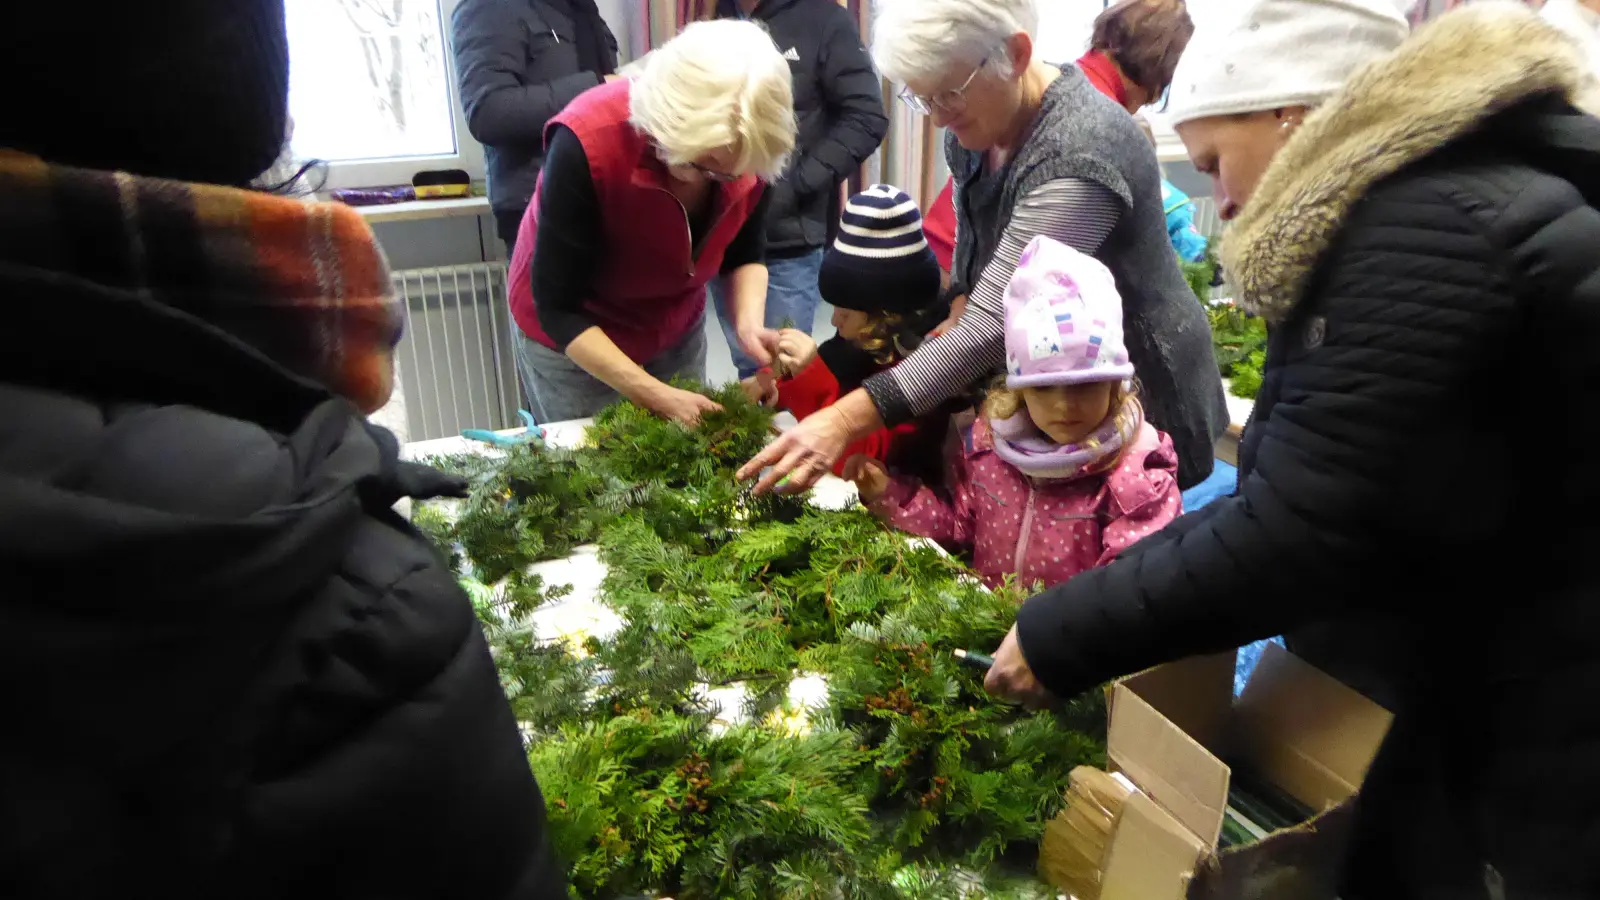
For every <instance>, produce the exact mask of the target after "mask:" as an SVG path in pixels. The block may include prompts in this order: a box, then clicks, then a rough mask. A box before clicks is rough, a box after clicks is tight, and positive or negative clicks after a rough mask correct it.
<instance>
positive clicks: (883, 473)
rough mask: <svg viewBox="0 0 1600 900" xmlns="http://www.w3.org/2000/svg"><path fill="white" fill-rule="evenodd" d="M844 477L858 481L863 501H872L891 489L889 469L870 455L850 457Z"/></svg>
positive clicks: (857, 485)
mask: <svg viewBox="0 0 1600 900" xmlns="http://www.w3.org/2000/svg"><path fill="white" fill-rule="evenodd" d="M844 477H846V478H848V479H850V480H851V481H854V482H855V483H856V493H858V494H860V495H861V502H862V503H871V502H873V501H874V500H877V499H878V498H879V497H882V496H883V495H884V494H885V493H887V492H888V490H889V470H888V469H885V468H884V467H883V463H881V462H878V461H877V460H875V459H873V458H872V457H870V456H861V455H859V454H857V455H856V456H852V457H850V459H849V460H847V461H846V462H845V464H844Z"/></svg>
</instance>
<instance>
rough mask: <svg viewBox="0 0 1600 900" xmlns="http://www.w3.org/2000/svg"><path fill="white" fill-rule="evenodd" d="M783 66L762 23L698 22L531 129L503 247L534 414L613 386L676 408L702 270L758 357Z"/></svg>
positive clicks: (785, 134)
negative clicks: (530, 174) (631, 70)
mask: <svg viewBox="0 0 1600 900" xmlns="http://www.w3.org/2000/svg"><path fill="white" fill-rule="evenodd" d="M790 80H791V79H790V75H789V64H788V62H786V61H785V60H784V58H783V54H781V53H780V52H779V51H778V48H777V47H776V45H774V44H773V43H772V39H771V38H770V37H769V36H768V35H767V33H766V32H765V31H763V30H762V29H761V27H760V26H759V25H756V24H753V23H750V22H738V21H732V20H721V21H713V22H699V23H696V24H693V25H690V26H689V27H687V28H685V29H684V30H683V32H682V33H681V34H679V35H678V36H677V37H676V38H673V39H672V40H671V41H668V42H667V43H666V44H664V45H662V46H661V47H660V48H659V49H658V50H656V51H655V52H654V53H652V54H651V55H650V57H649V59H648V62H647V64H646V65H645V67H644V71H643V73H642V74H640V75H639V76H638V77H637V78H635V79H623V80H617V81H612V82H608V83H606V84H602V85H599V86H597V87H594V88H590V89H589V90H588V91H585V92H584V93H583V94H580V95H579V96H578V98H577V99H576V100H573V101H572V102H571V103H570V104H568V105H567V107H566V108H565V109H564V110H562V111H561V113H560V114H559V115H557V116H556V117H555V118H553V119H551V120H550V124H549V125H548V126H547V127H546V128H545V132H544V134H545V159H544V167H543V169H542V171H541V172H540V175H539V182H538V185H537V186H536V188H535V189H534V194H533V202H532V203H530V204H529V206H528V211H527V213H526V214H525V215H524V216H523V219H522V227H521V230H520V231H519V232H518V235H517V240H516V249H515V252H514V253H513V255H512V258H511V273H510V282H511V284H510V294H511V316H512V318H513V319H514V320H515V321H516V323H517V329H518V334H517V336H516V337H517V340H516V344H515V346H516V357H517V371H518V373H519V374H520V375H521V376H522V387H523V391H524V393H525V395H526V400H527V403H528V409H529V410H530V411H532V412H533V414H534V416H535V418H537V419H538V421H541V422H558V421H564V420H569V419H581V418H584V417H587V416H591V415H594V414H595V413H596V412H598V411H599V410H600V409H601V408H603V407H605V406H606V405H608V404H610V403H612V402H613V401H615V400H616V399H617V398H618V396H619V395H620V396H622V397H625V398H627V399H629V400H631V401H633V402H634V403H637V404H638V405H640V406H642V407H645V408H646V409H650V410H652V411H654V412H656V413H657V414H659V415H661V416H663V417H666V418H669V419H673V420H676V421H680V422H685V423H690V422H694V421H695V420H696V419H698V418H699V416H700V414H701V413H702V412H703V411H705V410H707V409H712V408H715V407H716V404H715V403H713V402H712V401H710V400H708V399H707V398H705V397H703V396H701V395H699V394H696V393H694V392H692V391H686V390H681V389H679V388H676V387H673V386H672V385H671V384H670V383H669V382H670V381H671V380H672V379H673V378H677V377H689V378H696V379H700V380H704V378H705V356H706V343H705V329H704V321H705V312H706V283H707V282H708V281H710V280H711V279H712V278H714V277H717V276H719V275H720V276H725V277H726V278H727V283H728V285H729V293H730V296H731V305H732V306H733V319H734V322H735V325H736V326H737V328H736V330H737V336H738V339H739V343H740V345H741V346H742V347H743V348H744V350H745V351H746V352H747V353H749V354H750V355H751V356H752V357H754V358H756V359H759V360H760V361H761V362H763V363H765V362H768V361H770V359H771V348H773V347H776V345H777V337H778V336H777V332H776V331H772V330H769V329H767V328H765V327H764V322H763V317H764V313H765V310H766V295H767V269H766V266H765V265H764V264H763V262H762V259H763V255H764V252H765V222H764V219H765V209H766V197H767V193H766V190H765V185H766V184H767V183H770V182H771V181H772V180H774V179H776V178H777V177H779V176H780V175H781V174H782V173H783V170H784V167H785V165H786V164H787V158H788V156H789V154H790V153H791V152H792V151H793V149H794V143H795V117H794V96H793V89H792V87H791V84H790Z"/></svg>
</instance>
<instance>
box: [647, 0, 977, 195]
mask: <svg viewBox="0 0 1600 900" xmlns="http://www.w3.org/2000/svg"><path fill="white" fill-rule="evenodd" d="M838 2H839V5H840V6H843V7H844V8H845V9H848V10H849V11H850V14H851V16H852V17H854V18H855V20H856V27H857V28H859V29H860V31H861V39H862V41H863V42H864V43H866V44H867V45H868V46H871V44H872V0H838ZM716 7H717V3H716V0H633V5H632V11H633V22H632V24H633V26H634V27H632V28H630V29H629V32H630V40H629V44H630V47H629V51H630V57H631V58H633V59H637V58H639V57H641V56H643V55H644V54H646V53H648V52H650V51H651V50H653V49H655V48H656V47H659V46H661V45H662V44H663V43H665V42H666V41H668V40H670V39H671V38H672V37H673V35H676V34H677V33H678V32H679V31H680V30H682V28H683V26H684V25H687V24H689V23H690V22H696V21H700V20H701V19H709V18H711V17H712V16H714V15H716ZM882 85H883V104H884V109H885V110H886V111H887V112H888V113H889V134H888V136H887V137H886V138H885V139H884V141H883V145H882V146H881V147H880V148H879V149H878V152H877V153H876V154H874V155H873V156H872V158H870V159H868V160H867V161H866V163H865V164H864V165H863V166H862V167H861V170H860V171H859V172H857V173H855V175H853V176H852V177H851V178H850V179H849V181H848V182H847V183H846V184H845V185H844V186H843V187H842V188H841V190H843V191H846V192H854V191H859V190H861V189H862V188H863V187H865V186H866V185H869V184H874V183H877V182H880V181H885V182H888V183H890V184H893V185H895V186H896V187H899V188H900V189H902V190H904V191H905V192H906V193H908V194H910V195H911V196H912V197H913V198H916V199H917V201H918V202H919V203H920V204H921V205H922V206H923V208H926V207H927V205H928V204H929V203H932V202H933V199H934V197H936V196H937V195H938V193H939V190H940V188H942V187H944V180H945V178H946V177H947V176H948V174H949V170H948V169H947V168H946V167H945V162H944V144H943V134H942V132H938V131H936V130H935V129H934V128H933V124H932V123H931V122H930V121H929V120H928V119H927V118H926V117H925V116H919V115H917V114H916V113H914V112H912V111H911V109H910V108H909V107H907V106H906V105H905V104H904V103H901V102H900V101H899V100H898V99H897V98H896V90H897V89H896V88H895V86H893V85H891V84H890V83H889V82H888V81H884V82H883V83H882Z"/></svg>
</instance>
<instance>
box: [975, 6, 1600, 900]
mask: <svg viewBox="0 0 1600 900" xmlns="http://www.w3.org/2000/svg"><path fill="white" fill-rule="evenodd" d="M1243 13H1244V15H1242V16H1241V17H1240V18H1239V19H1238V20H1237V21H1236V22H1235V23H1234V24H1233V25H1232V26H1231V27H1222V28H1219V29H1217V30H1215V31H1212V32H1209V33H1208V31H1207V29H1206V28H1205V27H1204V26H1202V28H1201V33H1200V35H1198V36H1197V38H1196V42H1195V45H1194V46H1192V47H1191V48H1190V50H1189V52H1188V53H1187V54H1186V55H1185V56H1184V62H1183V63H1182V64H1181V65H1180V67H1179V73H1178V78H1177V83H1176V85H1175V87H1174V90H1173V97H1174V105H1175V107H1176V108H1175V109H1174V110H1173V117H1174V119H1175V120H1176V121H1177V128H1178V133H1179V134H1180V136H1182V137H1183V139H1184V141H1185V144H1186V145H1187V146H1188V149H1189V152H1190V155H1191V158H1192V159H1193V160H1194V162H1195V164H1196V166H1197V167H1199V168H1200V169H1201V170H1202V171H1205V172H1208V173H1211V174H1212V175H1213V177H1214V179H1215V180H1216V183H1217V186H1218V193H1219V197H1218V201H1219V207H1220V208H1222V209H1223V210H1224V212H1225V214H1227V215H1229V216H1230V217H1232V218H1234V223H1233V226H1232V230H1231V231H1230V232H1229V234H1228V236H1227V237H1226V238H1225V245H1224V249H1223V256H1224V260H1225V261H1226V262H1227V264H1228V270H1229V272H1230V278H1231V280H1232V281H1233V282H1234V284H1235V285H1237V286H1238V288H1239V290H1240V294H1239V296H1238V301H1239V302H1240V303H1241V304H1243V305H1244V307H1245V308H1246V309H1248V310H1250V311H1252V312H1255V313H1258V314H1260V315H1262V316H1264V317H1265V318H1266V319H1267V321H1268V323H1269V327H1270V334H1271V338H1270V345H1269V350H1268V354H1267V365H1266V376H1265V381H1264V384H1263V386H1262V389H1261V393H1260V395H1259V396H1258V398H1257V401H1256V407H1255V416H1254V420H1253V422H1252V423H1251V424H1250V426H1249V428H1248V429H1247V431H1246V433H1245V437H1244V441H1243V446H1242V447H1241V450H1240V454H1239V463H1240V465H1239V487H1238V491H1237V493H1236V494H1235V495H1234V496H1233V497H1231V498H1226V499H1224V500H1219V501H1217V502H1214V503H1212V504H1210V505H1208V506H1207V507H1205V508H1204V509H1202V510H1200V511H1198V512H1196V513H1193V514H1191V515H1187V516H1183V517H1181V518H1180V519H1178V520H1177V521H1175V522H1174V523H1173V524H1172V525H1171V526H1169V527H1168V528H1166V529H1164V530H1163V531H1161V532H1159V533H1158V534H1156V535H1153V536H1151V537H1150V538H1149V539H1147V540H1145V541H1144V542H1141V543H1140V544H1137V545H1135V546H1134V547H1133V548H1131V549H1130V550H1128V551H1127V552H1126V553H1124V554H1123V555H1122V557H1121V558H1120V559H1119V560H1117V561H1116V562H1114V563H1113V564H1111V565H1110V566H1107V567H1106V568H1103V569H1097V570H1095V571H1092V572H1088V573H1085V574H1084V575H1082V576H1079V577H1078V578H1075V579H1072V580H1071V581H1069V582H1067V583H1066V584H1064V585H1061V586H1059V587H1057V588H1055V589H1053V590H1050V591H1047V592H1045V593H1043V594H1041V595H1039V596H1037V597H1034V598H1032V599H1030V600H1029V601H1027V602H1026V603H1025V604H1024V605H1023V607H1022V608H1021V610H1020V613H1019V616H1018V621H1017V626H1016V629H1015V630H1014V631H1013V632H1012V634H1011V635H1010V636H1009V637H1008V638H1007V639H1006V641H1005V642H1004V644H1003V645H1002V647H1001V648H1000V650H999V651H998V653H997V659H996V665H995V669H994V670H993V672H992V673H991V676H990V687H991V689H992V690H994V691H996V692H997V693H1001V694H1004V695H1010V696H1021V697H1024V698H1028V697H1031V698H1033V699H1039V695H1040V693H1041V692H1046V691H1047V692H1050V693H1054V694H1057V695H1063V696H1068V695H1072V694H1075V693H1077V692H1079V691H1082V690H1084V689H1086V688H1090V687H1092V686H1094V685H1096V684H1098V683H1100V682H1102V681H1104V680H1106V679H1108V678H1111V677H1114V676H1118V675H1124V674H1127V673H1131V672H1135V671H1138V670H1140V669H1143V668H1145V667H1148V666H1151V665H1155V664H1158V663H1162V662H1166V661H1169V660H1175V659H1180V658H1183V657H1185V656H1189V655H1192V654H1198V653H1209V652H1216V651H1222V650H1226V649H1229V648H1232V647H1236V646H1239V645H1241V644H1243V643H1247V642H1249V641H1253V640H1258V639H1261V638H1265V637H1268V636H1271V635H1274V634H1287V635H1288V643H1289V646H1290V648H1291V649H1292V650H1293V651H1294V652H1296V653H1297V654H1299V655H1301V656H1302V657H1303V658H1305V659H1307V660H1308V661H1310V662H1311V663H1313V664H1315V665H1317V666H1319V667H1321V668H1323V669H1324V670H1326V671H1328V672H1329V673H1331V674H1333V675H1335V676H1336V677H1339V678H1341V679H1343V680H1344V681H1346V682H1347V683H1348V684H1350V685H1352V686H1353V687H1356V688H1357V689H1359V690H1362V691H1364V692H1365V693H1367V694H1368V695H1369V696H1371V697H1372V698H1374V699H1376V700H1378V701H1379V702H1381V703H1383V704H1384V705H1385V706H1387V707H1389V708H1390V709H1391V710H1392V711H1393V712H1394V713H1395V719H1394V724H1393V727H1392V728H1391V730H1390V732H1389V734H1388V737H1387V739H1386V741H1385V743H1384V746H1383V748H1382V749H1381V751H1380V752H1379V756H1378V758H1377V760H1376V761H1375V762H1374V764H1373V767H1372V770H1371V771H1370V772H1369V774H1368V777H1367V780H1366V783H1365V785H1364V787H1363V789H1362V793H1361V803H1360V809H1359V811H1358V819H1357V825H1356V829H1357V830H1356V835H1355V841H1354V845H1353V848H1352V854H1351V856H1350V858H1349V867H1348V871H1347V883H1346V884H1345V886H1344V889H1343V891H1342V893H1341V896H1343V897H1345V898H1347V900H1354V898H1369V897H1380V898H1402V897H1427V898H1455V897H1463V898H1465V897H1472V898H1522V897H1528V898H1541V900H1545V898H1577V897H1594V896H1597V895H1600V828H1597V826H1596V824H1595V823H1596V816H1595V812H1594V810H1595V807H1596V805H1597V804H1600V743H1597V741H1600V739H1597V737H1596V736H1597V735H1600V707H1597V706H1596V705H1595V703H1594V697H1595V695H1596V694H1597V693H1600V617H1597V616H1596V614H1595V611H1594V610H1595V597H1596V594H1597V592H1600V574H1597V573H1596V570H1595V568H1594V567H1593V566H1592V565H1589V564H1588V563H1587V560H1588V558H1589V555H1590V554H1592V552H1593V547H1594V545H1595V543H1596V541H1597V540H1600V519H1597V518H1596V517H1595V514H1594V510H1595V509H1596V507H1597V506H1600V481H1597V480H1596V479H1595V477H1594V473H1595V471H1596V469H1597V467H1600V434H1597V432H1600V426H1597V424H1596V422H1597V420H1596V418H1595V415H1594V410H1595V408H1596V406H1597V404H1600V353H1597V352H1596V347H1600V210H1597V208H1596V205H1597V204H1600V120H1597V119H1595V118H1593V117H1591V116H1589V115H1586V114H1584V113H1583V112H1580V111H1579V109H1578V108H1577V106H1578V104H1583V105H1584V106H1588V105H1589V104H1588V102H1587V100H1588V98H1586V97H1583V96H1581V94H1582V92H1583V91H1584V89H1585V82H1584V78H1583V70H1582V62H1581V59H1580V57H1579V56H1578V54H1577V51H1576V49H1575V48H1574V47H1573V46H1571V45H1570V44H1568V43H1566V42H1565V41H1564V40H1563V39H1562V38H1561V37H1560V36H1559V35H1558V34H1557V33H1556V32H1555V31H1554V30H1552V29H1550V28H1549V27H1548V26H1546V25H1544V24H1543V23H1541V22H1540V21H1539V20H1538V19H1537V18H1536V17H1535V16H1534V15H1533V14H1532V13H1531V12H1529V11H1527V10H1526V9H1522V8H1519V7H1516V6H1511V5H1507V4H1481V5H1474V6H1469V7H1465V8H1463V9H1461V10H1457V11H1455V12H1451V13H1448V14H1446V15H1444V16H1443V17H1441V18H1439V19H1438V20H1437V21H1435V22H1433V23H1431V24H1430V25H1428V26H1425V28H1424V29H1423V30H1422V31H1421V32H1419V33H1418V34H1416V35H1415V36H1413V37H1411V38H1410V39H1409V40H1406V38H1405V34H1406V30H1405V29H1406V26H1405V23H1404V20H1402V19H1401V18H1400V17H1399V15H1398V13H1397V12H1396V11H1395V10H1394V9H1393V4H1391V3H1388V0H1257V2H1255V3H1252V4H1250V5H1249V6H1248V7H1247V8H1245V9H1244V10H1243ZM1319 35H1324V36H1336V37H1337V40H1330V41H1328V42H1324V43H1316V42H1315V41H1314V40H1313V39H1315V38H1316V37H1318V36H1319ZM1403 40H1404V41H1405V43H1403V44H1402V43H1401V42H1402V41H1403ZM1308 46H1316V47H1317V48H1318V51H1317V52H1318V53H1319V54H1323V55H1320V56H1315V55H1310V54H1308V53H1307V51H1306V50H1305V48H1306V47H1308ZM1396 46H1398V49H1393V48H1395V47H1396ZM1362 48H1369V49H1370V52H1366V53H1365V55H1364V58H1363V49H1362ZM1362 63H1366V64H1365V65H1364V66H1363V65H1361V64H1362ZM1258 64H1260V66H1261V67H1266V66H1267V64H1272V65H1276V66H1277V68H1276V69H1274V70H1273V71H1275V72H1276V75H1275V77H1274V78H1272V79H1268V78H1264V77H1262V75H1261V71H1262V68H1261V67H1258ZM1340 66H1343V67H1344V70H1343V72H1341V73H1340V77H1339V78H1336V79H1332V80H1331V81H1328V82H1327V84H1328V87H1327V89H1326V90H1322V91H1318V90H1316V89H1315V88H1316V84H1315V83H1314V82H1313V81H1312V80H1311V79H1304V80H1305V81H1307V82H1308V83H1306V84H1298V83H1297V82H1296V81H1295V79H1296V78H1297V77H1299V76H1301V75H1303V74H1305V73H1306V72H1307V69H1308V67H1322V69H1321V71H1322V73H1323V74H1324V75H1326V74H1327V73H1328V72H1330V71H1331V70H1332V69H1333V68H1335V67H1340ZM1352 70H1357V74H1354V75H1353V77H1352V76H1351V75H1350V72H1351V71H1352ZM1346 78H1348V81H1346V80H1345V79H1346ZM1341 83H1343V84H1342V87H1341V86H1340V84H1341ZM1297 87H1306V88H1309V89H1307V90H1303V91H1299V92H1298V93H1297V92H1295V90H1294V89H1295V88H1297ZM1247 92H1248V93H1247ZM1189 98H1192V99H1189ZM1308 106H1314V107H1315V109H1312V110H1310V111H1308V110H1307V107H1308ZM1591 108H1592V107H1591Z"/></svg>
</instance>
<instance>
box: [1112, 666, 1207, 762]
mask: <svg viewBox="0 0 1600 900" xmlns="http://www.w3.org/2000/svg"><path fill="white" fill-rule="evenodd" d="M1236 663H1237V654H1235V653H1218V654H1215V655H1212V656H1191V657H1189V658H1188V659H1180V660H1178V661H1177V662H1173V663H1167V664H1166V665H1163V666H1156V667H1155V668H1153V669H1146V670H1144V671H1143V672H1140V673H1139V674H1137V675H1129V676H1128V677H1127V678H1124V679H1122V681H1121V682H1120V683H1121V684H1125V685H1127V686H1128V687H1129V688H1130V689H1131V690H1132V691H1133V692H1134V693H1136V694H1138V695H1139V696H1140V697H1143V698H1144V700H1145V702H1146V703H1148V704H1150V705H1151V706H1153V707H1155V709H1156V711H1157V712H1159V713H1161V714H1162V715H1164V716H1166V717H1167V718H1168V719H1169V720H1170V721H1171V722H1172V724H1174V725H1176V726H1178V727H1179V728H1181V729H1183V730H1184V731H1185V732H1187V733H1188V734H1189V736H1190V737H1193V738H1194V739H1195V740H1197V741H1199V742H1200V743H1201V744H1203V745H1205V748H1206V749H1207V750H1210V751H1211V752H1212V753H1213V754H1215V755H1217V756H1224V757H1225V756H1227V755H1228V750H1229V748H1228V731H1229V727H1230V723H1229V721H1228V720H1229V717H1230V716H1231V715H1232V712H1233V674H1234V669H1235V665H1236ZM1114 693H1115V692H1113V694H1114ZM1111 699H1112V705H1111V707H1110V708H1108V709H1107V710H1106V714H1107V716H1109V717H1111V718H1112V719H1114V718H1115V713H1116V703H1115V698H1114V697H1113V698H1111Z"/></svg>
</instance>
